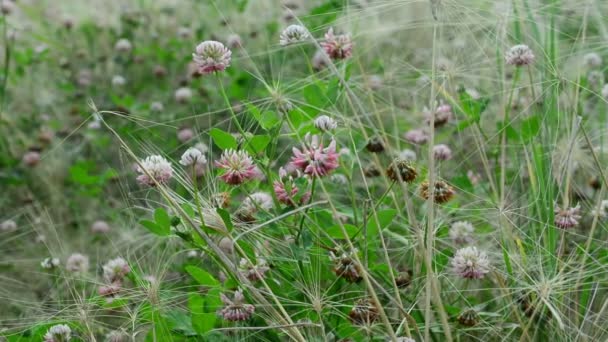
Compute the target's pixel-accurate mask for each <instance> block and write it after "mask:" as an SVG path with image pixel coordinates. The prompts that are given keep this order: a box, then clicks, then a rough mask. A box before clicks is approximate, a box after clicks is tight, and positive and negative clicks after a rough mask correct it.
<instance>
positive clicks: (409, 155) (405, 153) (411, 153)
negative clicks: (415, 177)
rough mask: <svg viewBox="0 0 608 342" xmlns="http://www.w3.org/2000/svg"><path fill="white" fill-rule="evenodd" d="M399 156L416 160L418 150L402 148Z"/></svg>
mask: <svg viewBox="0 0 608 342" xmlns="http://www.w3.org/2000/svg"><path fill="white" fill-rule="evenodd" d="M398 158H400V159H404V160H409V161H415V160H416V152H414V151H412V150H410V149H407V148H406V149H404V150H401V152H399V156H398Z"/></svg>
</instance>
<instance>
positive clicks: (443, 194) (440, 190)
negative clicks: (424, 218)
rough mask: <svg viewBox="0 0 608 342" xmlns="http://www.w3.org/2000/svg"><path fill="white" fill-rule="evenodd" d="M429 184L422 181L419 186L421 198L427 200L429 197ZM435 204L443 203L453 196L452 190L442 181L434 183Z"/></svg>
mask: <svg viewBox="0 0 608 342" xmlns="http://www.w3.org/2000/svg"><path fill="white" fill-rule="evenodd" d="M429 190H430V189H429V182H428V181H424V182H422V184H421V185H420V194H421V195H422V198H424V199H425V200H428V199H429V197H430V195H431V194H430V191H429ZM434 192H435V202H437V203H445V202H447V201H449V200H451V199H452V197H453V196H454V189H453V188H452V187H451V186H450V185H449V184H448V183H446V182H444V181H442V180H437V181H435V191H434Z"/></svg>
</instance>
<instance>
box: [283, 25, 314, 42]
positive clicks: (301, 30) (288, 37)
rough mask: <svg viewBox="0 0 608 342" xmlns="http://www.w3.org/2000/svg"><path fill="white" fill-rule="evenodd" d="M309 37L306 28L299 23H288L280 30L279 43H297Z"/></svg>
mask: <svg viewBox="0 0 608 342" xmlns="http://www.w3.org/2000/svg"><path fill="white" fill-rule="evenodd" d="M309 37H310V34H309V33H308V30H307V29H306V28H305V27H304V26H301V25H289V26H288V27H287V28H286V29H284V30H283V32H281V35H280V37H279V44H281V45H282V46H286V45H290V44H295V43H299V42H302V41H305V40H307V39H308V38H309Z"/></svg>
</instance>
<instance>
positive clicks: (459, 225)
mask: <svg viewBox="0 0 608 342" xmlns="http://www.w3.org/2000/svg"><path fill="white" fill-rule="evenodd" d="M474 231H475V228H474V227H473V225H472V224H471V222H468V221H457V222H454V223H452V225H451V226H450V231H449V234H448V235H449V236H450V239H451V240H452V241H453V242H454V243H456V244H468V243H471V242H473V236H472V235H473V232H474Z"/></svg>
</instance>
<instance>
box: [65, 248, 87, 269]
mask: <svg viewBox="0 0 608 342" xmlns="http://www.w3.org/2000/svg"><path fill="white" fill-rule="evenodd" d="M65 268H66V270H68V271H69V272H72V273H86V272H87V271H88V270H89V257H87V256H86V255H82V254H80V253H74V254H72V255H70V256H69V257H68V260H66V262H65Z"/></svg>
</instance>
